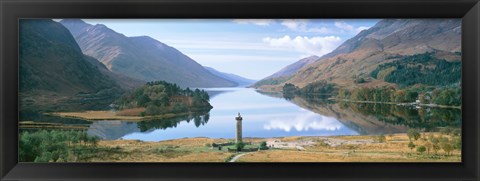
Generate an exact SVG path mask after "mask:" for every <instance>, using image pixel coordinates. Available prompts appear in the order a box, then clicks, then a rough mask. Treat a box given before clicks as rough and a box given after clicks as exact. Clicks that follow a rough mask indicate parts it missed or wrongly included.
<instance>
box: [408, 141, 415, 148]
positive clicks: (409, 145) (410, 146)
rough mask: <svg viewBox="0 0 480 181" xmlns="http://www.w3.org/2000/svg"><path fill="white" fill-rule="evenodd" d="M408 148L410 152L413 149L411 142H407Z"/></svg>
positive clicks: (413, 145)
mask: <svg viewBox="0 0 480 181" xmlns="http://www.w3.org/2000/svg"><path fill="white" fill-rule="evenodd" d="M408 148H410V150H413V149H414V148H415V144H413V142H411V141H410V142H409V143H408Z"/></svg>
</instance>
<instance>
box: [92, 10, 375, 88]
mask: <svg viewBox="0 0 480 181" xmlns="http://www.w3.org/2000/svg"><path fill="white" fill-rule="evenodd" d="M83 20H84V21H85V22H87V23H89V24H104V25H106V26H107V27H109V28H111V29H113V30H114V31H116V32H118V33H122V34H124V35H125V36H145V35H146V36H150V37H152V38H154V39H156V40H158V41H160V42H163V43H165V44H167V45H169V46H172V47H174V48H176V49H178V50H180V51H181V52H182V53H184V54H185V55H187V56H189V57H190V58H192V59H193V60H195V61H196V62H198V63H200V64H201V65H203V66H208V67H212V68H215V69H217V70H219V71H221V72H226V73H233V74H237V75H240V76H243V77H245V78H249V79H254V80H260V79H262V78H265V77H267V76H269V75H271V74H273V73H275V72H276V71H278V70H280V69H281V68H283V67H285V66H287V65H289V64H292V63H294V62H296V61H298V60H300V59H302V58H305V57H308V56H311V55H317V56H322V55H324V54H327V53H329V52H331V51H332V50H334V49H335V48H336V47H338V46H339V45H340V44H341V43H343V42H344V41H345V40H348V39H349V38H351V37H353V36H355V35H356V34H358V33H359V32H360V31H362V30H365V29H368V28H370V27H372V26H373V25H375V24H376V23H377V22H378V21H379V20H376V19H356V20H355V19H308V20H306V19H278V20H274V19H210V20H208V19H127V20H125V19H123V20H121V19H83Z"/></svg>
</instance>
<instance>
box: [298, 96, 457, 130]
mask: <svg viewBox="0 0 480 181" xmlns="http://www.w3.org/2000/svg"><path fill="white" fill-rule="evenodd" d="M291 101H292V102H293V103H295V104H297V105H298V106H300V107H303V108H306V109H308V110H311V111H313V112H316V113H319V114H322V115H326V116H332V117H335V118H337V119H338V120H339V121H340V122H342V123H343V124H344V125H345V126H347V127H349V128H351V129H354V130H356V131H358V132H359V133H360V134H388V133H401V132H405V131H406V130H407V129H408V128H418V129H425V130H427V131H434V130H436V129H437V128H438V127H444V126H450V127H460V126H461V122H462V121H461V114H460V113H461V111H460V110H459V109H440V108H422V109H415V108H413V107H406V106H396V105H388V104H365V103H363V104H362V103H333V104H332V103H326V100H321V99H312V98H302V97H298V96H297V97H295V98H293V99H291Z"/></svg>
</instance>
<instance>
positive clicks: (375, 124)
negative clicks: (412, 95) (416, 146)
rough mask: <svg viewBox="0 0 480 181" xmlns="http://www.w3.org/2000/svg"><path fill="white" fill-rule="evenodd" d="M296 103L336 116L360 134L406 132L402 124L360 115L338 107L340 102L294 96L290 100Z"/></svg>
mask: <svg viewBox="0 0 480 181" xmlns="http://www.w3.org/2000/svg"><path fill="white" fill-rule="evenodd" d="M291 101H292V102H293V103H295V104H296V105H298V106H300V107H302V108H305V109H308V110H310V111H313V112H316V113H318V114H321V115H325V116H330V117H335V118H337V119H338V120H339V121H340V122H342V123H343V124H344V125H345V126H347V127H349V128H350V129H353V130H355V131H357V132H358V133H360V134H372V135H374V134H388V133H401V132H406V130H407V127H406V126H403V125H392V124H387V123H384V122H382V121H379V120H378V119H377V118H376V117H374V116H370V115H362V114H359V113H358V112H356V111H354V110H352V109H348V108H342V107H340V104H327V103H321V102H316V103H313V102H311V101H307V100H306V99H305V98H301V97H295V98H293V99H292V100H291Z"/></svg>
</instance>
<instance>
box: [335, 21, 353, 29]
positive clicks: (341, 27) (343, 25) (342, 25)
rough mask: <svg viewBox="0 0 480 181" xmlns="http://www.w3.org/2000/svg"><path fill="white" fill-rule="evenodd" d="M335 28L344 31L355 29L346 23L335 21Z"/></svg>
mask: <svg viewBox="0 0 480 181" xmlns="http://www.w3.org/2000/svg"><path fill="white" fill-rule="evenodd" d="M335 26H336V27H337V28H340V29H343V30H346V31H353V30H354V29H355V28H354V27H353V26H352V25H349V24H348V23H345V22H344V21H335Z"/></svg>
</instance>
